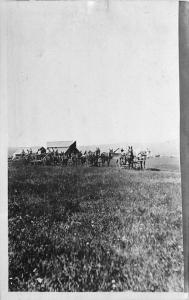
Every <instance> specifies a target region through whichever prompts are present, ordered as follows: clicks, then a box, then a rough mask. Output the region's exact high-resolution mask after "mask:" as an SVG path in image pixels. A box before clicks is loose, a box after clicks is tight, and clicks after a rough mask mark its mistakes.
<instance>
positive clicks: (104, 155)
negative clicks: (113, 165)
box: [100, 150, 113, 167]
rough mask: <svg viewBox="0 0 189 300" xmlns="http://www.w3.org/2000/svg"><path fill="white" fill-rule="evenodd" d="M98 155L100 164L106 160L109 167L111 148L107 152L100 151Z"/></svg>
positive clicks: (111, 155) (103, 163)
mask: <svg viewBox="0 0 189 300" xmlns="http://www.w3.org/2000/svg"><path fill="white" fill-rule="evenodd" d="M100 157H101V161H102V165H103V166H104V165H105V163H106V162H107V166H108V167H109V165H110V160H111V159H112V157H113V150H110V151H109V152H102V153H101V155H100Z"/></svg>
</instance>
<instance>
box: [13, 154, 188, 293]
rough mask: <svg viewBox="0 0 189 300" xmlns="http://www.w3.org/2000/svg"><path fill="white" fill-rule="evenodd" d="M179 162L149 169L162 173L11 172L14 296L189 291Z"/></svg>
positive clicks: (19, 168)
mask: <svg viewBox="0 0 189 300" xmlns="http://www.w3.org/2000/svg"><path fill="white" fill-rule="evenodd" d="M171 162H172V163H170V161H169V160H167V161H166V162H162V160H161V159H159V160H158V159H154V161H153V160H151V161H150V160H149V161H148V165H147V167H148V168H149V169H150V168H153V167H154V168H159V169H160V170H161V171H151V170H145V171H133V170H124V169H118V168H115V167H109V168H108V167H101V168H86V167H78V168H65V167H64V168H62V167H58V166H57V167H39V166H32V167H31V166H24V167H23V166H21V165H20V166H19V165H16V164H14V165H10V166H9V290H10V291H128V290H131V291H183V248H182V211H181V190H180V185H181V184H180V173H179V166H178V163H177V162H176V161H175V160H174V159H172V160H171ZM169 166H170V167H169ZM163 167H164V168H163Z"/></svg>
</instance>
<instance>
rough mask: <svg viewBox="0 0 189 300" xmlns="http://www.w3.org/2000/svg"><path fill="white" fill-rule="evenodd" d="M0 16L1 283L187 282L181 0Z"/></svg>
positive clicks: (147, 285)
mask: <svg viewBox="0 0 189 300" xmlns="http://www.w3.org/2000/svg"><path fill="white" fill-rule="evenodd" d="M7 20H8V21H7V99H8V156H7V159H8V290H9V292H184V253H183V215H182V192H181V167H180V96H179V34H178V33H179V26H178V1H169V0H165V1H139V0H137V1H131V0H130V1H121V0H102V1H100V0H86V1H84V0H75V1H10V2H9V3H8V5H7Z"/></svg>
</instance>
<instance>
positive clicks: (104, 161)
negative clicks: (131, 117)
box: [20, 146, 148, 169]
mask: <svg viewBox="0 0 189 300" xmlns="http://www.w3.org/2000/svg"><path fill="white" fill-rule="evenodd" d="M118 150H119V148H118V149H116V150H115V151H113V149H110V150H109V151H108V152H101V151H100V148H97V149H96V150H95V151H85V152H84V153H82V151H80V152H77V153H64V152H58V150H56V151H55V150H53V151H50V150H46V149H45V148H44V147H42V148H40V149H38V151H37V153H33V152H32V150H28V151H27V152H25V151H24V150H23V151H22V154H21V158H20V160H22V161H24V163H26V164H32V165H62V166H79V165H80V166H90V167H92V166H94V167H100V166H109V165H110V162H111V160H112V159H114V161H116V165H117V166H118V167H123V168H129V169H145V164H146V159H147V157H148V151H140V152H139V153H138V154H137V155H136V154H134V152H133V148H132V146H129V147H128V150H124V149H121V152H119V153H117V151H118Z"/></svg>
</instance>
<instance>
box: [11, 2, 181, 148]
mask: <svg viewBox="0 0 189 300" xmlns="http://www.w3.org/2000/svg"><path fill="white" fill-rule="evenodd" d="M8 5H9V10H8V20H9V21H8V99H9V104H8V105H9V106H8V110H9V146H30V145H41V144H46V141H51V140H52V141H53V140H77V142H78V144H79V145H87V144H96V143H97V144H100V143H114V142H115V143H116V142H120V141H125V142H128V143H129V142H132V141H137V142H142V143H153V142H163V141H167V140H172V139H178V137H179V81H178V78H179V74H178V24H177V23H178V3H177V1H172V0H171V1H119V0H115V1H113V0H110V2H109V9H108V7H107V2H106V1H102V0H101V2H99V1H97V2H96V3H95V2H92V1H88V3H87V2H86V1H84V0H83V1H69V2H68V1H67V2H63V1H62V2H57V1H56V2H49V1H47V2H16V3H13V2H12V3H9V4H8Z"/></svg>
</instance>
